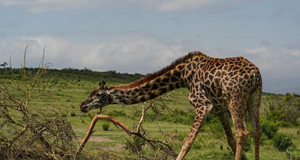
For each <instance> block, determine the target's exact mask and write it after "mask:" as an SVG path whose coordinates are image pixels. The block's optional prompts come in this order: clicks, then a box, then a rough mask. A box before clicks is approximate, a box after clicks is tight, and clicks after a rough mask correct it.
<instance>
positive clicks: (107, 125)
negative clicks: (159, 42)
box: [102, 123, 109, 131]
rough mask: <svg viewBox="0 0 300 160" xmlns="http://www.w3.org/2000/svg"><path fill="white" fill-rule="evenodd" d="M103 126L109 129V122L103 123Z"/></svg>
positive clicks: (105, 129)
mask: <svg viewBox="0 0 300 160" xmlns="http://www.w3.org/2000/svg"><path fill="white" fill-rule="evenodd" d="M102 128H103V130H104V131H108V129H109V123H104V124H102Z"/></svg>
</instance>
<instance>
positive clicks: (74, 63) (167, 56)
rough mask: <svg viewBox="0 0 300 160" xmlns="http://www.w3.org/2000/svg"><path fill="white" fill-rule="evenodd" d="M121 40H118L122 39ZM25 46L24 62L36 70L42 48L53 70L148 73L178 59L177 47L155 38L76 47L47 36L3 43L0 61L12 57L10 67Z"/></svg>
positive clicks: (19, 59) (20, 56) (19, 56)
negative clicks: (25, 55)
mask: <svg viewBox="0 0 300 160" xmlns="http://www.w3.org/2000/svg"><path fill="white" fill-rule="evenodd" d="M122 38H123V37H120V39H122ZM26 45H29V47H28V50H27V53H28V54H27V62H28V64H31V67H36V64H38V62H39V61H40V58H41V55H42V50H43V48H44V47H46V61H50V62H52V63H53V65H54V67H55V68H66V67H72V68H83V67H88V68H91V69H93V70H117V71H120V72H139V73H149V72H153V71H156V70H158V69H159V68H158V67H164V66H165V65H167V64H169V63H170V62H172V61H173V60H175V59H176V58H178V57H180V56H182V55H181V54H182V53H181V52H180V49H181V46H178V45H173V46H172V45H165V44H162V43H161V42H160V41H159V39H154V38H149V37H142V38H141V37H140V38H137V39H135V40H131V41H130V42H114V43H113V42H110V43H102V44H80V43H75V42H72V41H68V40H63V39H58V38H53V37H49V36H41V37H27V38H20V39H16V40H13V41H9V42H6V43H3V44H2V45H1V46H0V52H1V59H2V58H3V59H9V57H10V56H11V57H12V61H13V64H14V66H16V67H18V66H20V65H19V64H21V63H22V60H23V57H22V55H23V51H24V48H25V46H26Z"/></svg>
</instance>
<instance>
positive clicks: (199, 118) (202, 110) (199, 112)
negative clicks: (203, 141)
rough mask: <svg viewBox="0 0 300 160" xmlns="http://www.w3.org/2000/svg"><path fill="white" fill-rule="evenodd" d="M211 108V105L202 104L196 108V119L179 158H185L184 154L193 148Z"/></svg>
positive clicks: (180, 159) (179, 159)
mask: <svg viewBox="0 0 300 160" xmlns="http://www.w3.org/2000/svg"><path fill="white" fill-rule="evenodd" d="M210 109H211V106H210V107H208V106H200V107H198V108H197V109H196V116H195V120H194V123H193V127H192V129H191V131H190V133H189V136H188V138H187V140H186V141H185V143H184V145H183V146H182V149H181V151H180V153H179V154H178V157H177V160H182V159H183V158H184V156H185V155H186V154H187V153H188V152H189V150H190V149H191V147H192V145H193V142H194V141H195V139H196V137H197V135H198V133H199V130H200V128H201V126H202V125H203V123H204V121H205V118H206V114H207V112H209V111H210Z"/></svg>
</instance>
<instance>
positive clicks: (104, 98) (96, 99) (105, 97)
mask: <svg viewBox="0 0 300 160" xmlns="http://www.w3.org/2000/svg"><path fill="white" fill-rule="evenodd" d="M105 83H106V82H104V81H103V82H100V83H99V84H98V88H97V89H96V90H94V91H93V92H92V93H91V94H90V95H89V96H88V97H87V98H86V99H85V100H84V101H83V102H82V103H81V105H80V111H81V112H85V113H86V112H88V111H89V110H91V109H95V108H102V107H104V106H106V105H108V104H110V103H111V102H112V100H113V99H112V97H111V95H110V90H109V89H108V88H107V87H104V85H105Z"/></svg>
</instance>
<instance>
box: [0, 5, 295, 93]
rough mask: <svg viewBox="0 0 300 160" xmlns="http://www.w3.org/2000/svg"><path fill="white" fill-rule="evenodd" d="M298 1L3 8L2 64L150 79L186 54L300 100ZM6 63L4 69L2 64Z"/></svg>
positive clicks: (0, 27)
mask: <svg viewBox="0 0 300 160" xmlns="http://www.w3.org/2000/svg"><path fill="white" fill-rule="evenodd" d="M299 28H300V1H299V0H226V1H224V0H223V1H222V0H185V1H182V0H143V1H140V0H122V1H121V0H0V63H3V62H8V61H9V59H10V57H11V59H12V65H13V66H14V67H20V66H21V64H22V63H23V52H24V48H25V46H26V45H29V48H28V50H27V53H28V54H27V64H26V65H27V66H29V67H37V66H38V64H39V61H40V60H41V57H42V52H43V48H45V47H46V61H49V62H52V63H53V68H67V67H71V68H79V69H82V68H84V67H87V68H90V69H92V70H97V71H107V70H116V71H117V72H129V73H143V74H146V73H151V72H154V71H156V70H158V69H160V68H162V67H164V66H166V65H168V64H170V63H171V62H172V61H174V60H175V59H177V58H179V57H181V56H183V55H185V54H187V53H188V52H190V51H195V50H199V51H202V52H204V53H206V54H207V55H209V56H212V57H221V58H224V57H233V56H244V57H246V58H248V59H249V60H250V61H252V62H253V63H255V64H256V65H257V66H258V67H259V68H260V70H261V72H262V75H263V79H264V91H266V92H276V93H284V92H287V91H289V92H297V93H299V92H300V71H299V68H300V29H299ZM2 61H3V62H2Z"/></svg>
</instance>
